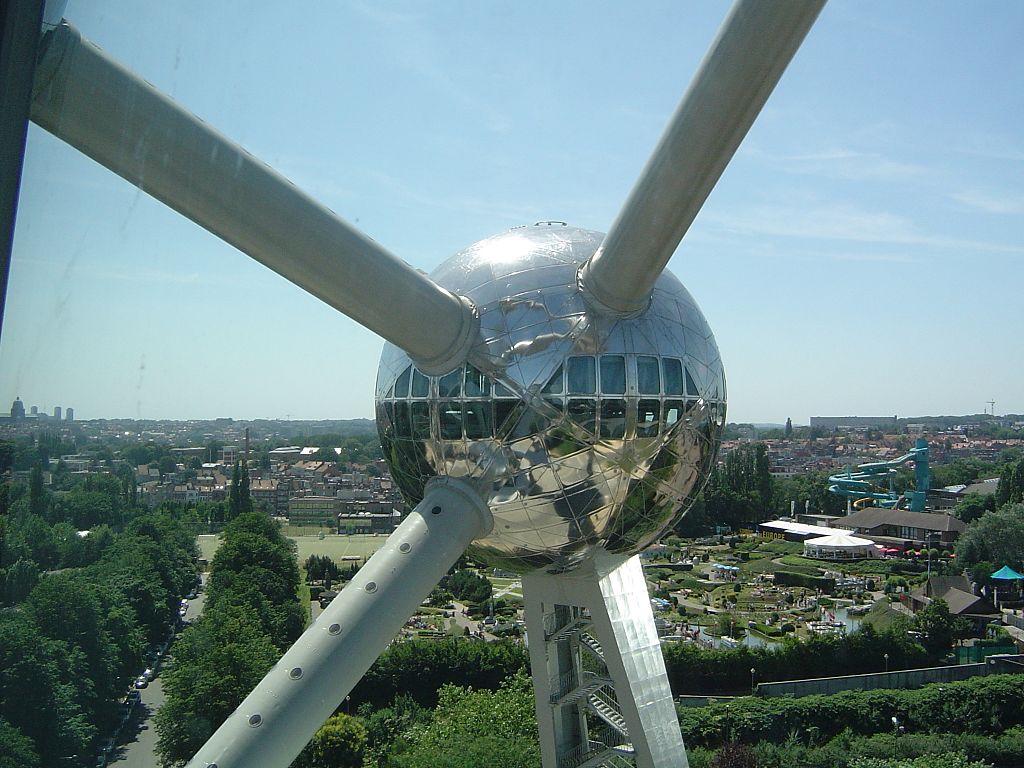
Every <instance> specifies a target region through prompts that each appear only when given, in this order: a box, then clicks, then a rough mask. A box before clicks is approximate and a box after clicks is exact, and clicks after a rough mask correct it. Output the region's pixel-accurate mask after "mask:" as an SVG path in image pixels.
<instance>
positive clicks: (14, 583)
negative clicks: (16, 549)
mask: <svg viewBox="0 0 1024 768" xmlns="http://www.w3.org/2000/svg"><path fill="white" fill-rule="evenodd" d="M38 581H39V569H38V568H37V567H36V564H35V562H34V561H32V560H18V561H17V562H16V563H14V565H12V566H11V567H10V568H8V569H7V574H6V575H5V577H4V602H5V603H7V605H16V604H18V603H20V602H21V601H22V600H24V599H25V598H26V597H27V596H28V594H29V592H31V591H32V588H33V587H34V586H35V585H36V582H38Z"/></svg>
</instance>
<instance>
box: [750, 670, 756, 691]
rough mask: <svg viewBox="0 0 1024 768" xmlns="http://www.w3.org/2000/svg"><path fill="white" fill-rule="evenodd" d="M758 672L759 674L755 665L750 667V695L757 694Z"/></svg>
mask: <svg viewBox="0 0 1024 768" xmlns="http://www.w3.org/2000/svg"><path fill="white" fill-rule="evenodd" d="M756 674H757V669H755V668H754V667H751V668H750V695H751V696H754V695H756V694H757V682H756V677H755V675H756Z"/></svg>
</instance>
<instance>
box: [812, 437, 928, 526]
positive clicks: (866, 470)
mask: <svg viewBox="0 0 1024 768" xmlns="http://www.w3.org/2000/svg"><path fill="white" fill-rule="evenodd" d="M908 463H913V465H914V490H912V491H905V492H904V493H903V495H902V496H900V494H898V493H897V492H896V488H895V480H896V474H897V470H898V469H899V468H900V467H902V466H904V465H906V464H908ZM828 481H829V483H831V485H829V487H828V489H829V491H831V492H832V493H834V494H836V495H838V496H843V497H845V498H846V499H847V501H848V503H852V506H853V507H855V508H857V509H860V508H861V507H864V506H866V505H871V506H874V507H885V508H887V509H891V508H893V507H897V506H900V504H901V503H903V502H904V500H905V501H906V502H907V503H908V506H909V509H910V511H911V512H924V508H925V502H926V501H927V500H928V485H929V474H928V441H927V440H923V439H921V438H918V439H917V442H916V443H915V445H914V447H913V448H911V449H910V450H909V451H908V452H907V453H906V454H905V455H903V456H900V457H899V458H898V459H893V460H892V461H876V462H871V463H870V464H860V465H859V466H858V467H857V471H856V472H854V471H853V469H852V468H850V467H847V468H846V472H844V473H843V474H841V475H832V476H831V477H830V478H829V479H828ZM885 485H888V490H884V487H885Z"/></svg>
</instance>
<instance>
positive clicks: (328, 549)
mask: <svg viewBox="0 0 1024 768" xmlns="http://www.w3.org/2000/svg"><path fill="white" fill-rule="evenodd" d="M288 538H290V539H291V540H292V541H294V542H295V543H296V544H297V545H298V548H299V551H298V560H299V564H300V565H301V564H302V563H304V562H306V559H307V558H308V557H309V556H310V555H327V556H328V557H330V558H331V559H332V560H334V561H335V562H336V563H338V564H339V565H340V564H341V563H342V561H343V558H344V557H346V556H349V557H351V556H355V557H360V558H364V559H365V558H367V557H369V556H370V555H372V554H373V553H374V552H376V551H377V550H378V549H380V548H381V547H382V546H384V542H385V541H387V537H386V536H368V535H358V536H341V535H339V534H336V533H329V534H326V535H325V536H324V537H323V538H322V539H321V538H320V537H319V536H316V535H310V536H289V537H288ZM219 544H220V539H219V538H218V537H217V536H212V535H201V536H199V551H200V553H201V554H200V557H203V558H205V559H206V560H207V561H208V562H209V561H210V560H212V559H213V554H214V552H216V551H217V546H218V545H219Z"/></svg>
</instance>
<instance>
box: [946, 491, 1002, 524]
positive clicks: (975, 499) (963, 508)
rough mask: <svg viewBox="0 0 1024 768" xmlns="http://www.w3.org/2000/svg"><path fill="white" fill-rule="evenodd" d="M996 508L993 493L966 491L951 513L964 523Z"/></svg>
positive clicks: (972, 520) (970, 521)
mask: <svg viewBox="0 0 1024 768" xmlns="http://www.w3.org/2000/svg"><path fill="white" fill-rule="evenodd" d="M995 508H996V497H995V496H994V495H993V494H987V495H985V496H982V495H981V494H980V493H968V494H967V495H966V496H964V497H963V498H962V499H961V500H960V501H959V502H957V505H956V508H955V509H954V510H953V514H954V515H956V516H957V517H958V518H960V519H961V520H963V521H964V522H965V523H973V522H974V521H975V520H977V519H978V518H979V517H981V516H982V515H984V514H985V513H987V512H992V511H994V510H995Z"/></svg>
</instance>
